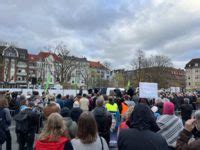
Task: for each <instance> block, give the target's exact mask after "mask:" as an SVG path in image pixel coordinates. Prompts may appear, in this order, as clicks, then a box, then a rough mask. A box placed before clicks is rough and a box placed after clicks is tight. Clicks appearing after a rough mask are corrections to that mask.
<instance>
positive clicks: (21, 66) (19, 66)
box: [17, 64, 27, 68]
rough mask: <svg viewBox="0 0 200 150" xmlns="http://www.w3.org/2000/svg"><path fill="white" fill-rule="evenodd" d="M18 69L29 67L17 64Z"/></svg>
mask: <svg viewBox="0 0 200 150" xmlns="http://www.w3.org/2000/svg"><path fill="white" fill-rule="evenodd" d="M17 67H18V68H26V67H27V65H26V64H17Z"/></svg>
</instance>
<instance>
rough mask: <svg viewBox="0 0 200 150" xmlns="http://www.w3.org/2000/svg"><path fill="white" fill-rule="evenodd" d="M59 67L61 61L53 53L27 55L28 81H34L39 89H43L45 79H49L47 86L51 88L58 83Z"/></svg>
mask: <svg viewBox="0 0 200 150" xmlns="http://www.w3.org/2000/svg"><path fill="white" fill-rule="evenodd" d="M60 66H61V59H60V58H59V57H58V56H57V55H55V54H53V53H50V52H40V53H39V54H38V55H33V54H29V81H33V80H36V83H35V84H37V85H38V86H39V87H40V88H44V87H45V85H46V82H47V78H49V86H50V87H53V86H54V85H55V84H58V83H59V80H60ZM32 83H33V82H32ZM32 83H31V84H32Z"/></svg>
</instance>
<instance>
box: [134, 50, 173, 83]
mask: <svg viewBox="0 0 200 150" xmlns="http://www.w3.org/2000/svg"><path fill="white" fill-rule="evenodd" d="M131 65H132V67H133V69H134V70H135V71H134V83H135V85H136V86H138V83H139V82H141V81H145V82H157V83H159V85H160V86H161V87H164V86H165V84H166V82H167V77H166V75H165V73H166V71H167V69H169V67H172V66H173V64H172V62H171V60H170V59H169V58H168V57H167V56H164V55H152V56H150V57H145V53H144V52H143V51H142V50H138V51H137V53H136V57H135V58H134V59H133V60H132V62H131Z"/></svg>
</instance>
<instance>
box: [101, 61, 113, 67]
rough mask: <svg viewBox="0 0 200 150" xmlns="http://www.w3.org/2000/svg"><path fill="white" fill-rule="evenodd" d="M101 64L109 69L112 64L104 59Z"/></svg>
mask: <svg viewBox="0 0 200 150" xmlns="http://www.w3.org/2000/svg"><path fill="white" fill-rule="evenodd" d="M103 65H104V66H105V67H106V68H107V69H111V68H112V64H111V62H109V61H104V62H103Z"/></svg>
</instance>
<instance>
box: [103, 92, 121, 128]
mask: <svg viewBox="0 0 200 150" xmlns="http://www.w3.org/2000/svg"><path fill="white" fill-rule="evenodd" d="M105 107H106V109H107V110H108V111H109V112H110V113H111V114H112V118H113V119H114V122H115V123H114V122H113V121H112V122H113V123H114V124H112V129H111V130H112V131H115V130H117V129H118V126H119V124H120V113H119V108H118V105H117V104H116V103H115V102H114V99H113V97H111V96H110V97H109V98H108V103H106V105H105Z"/></svg>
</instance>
